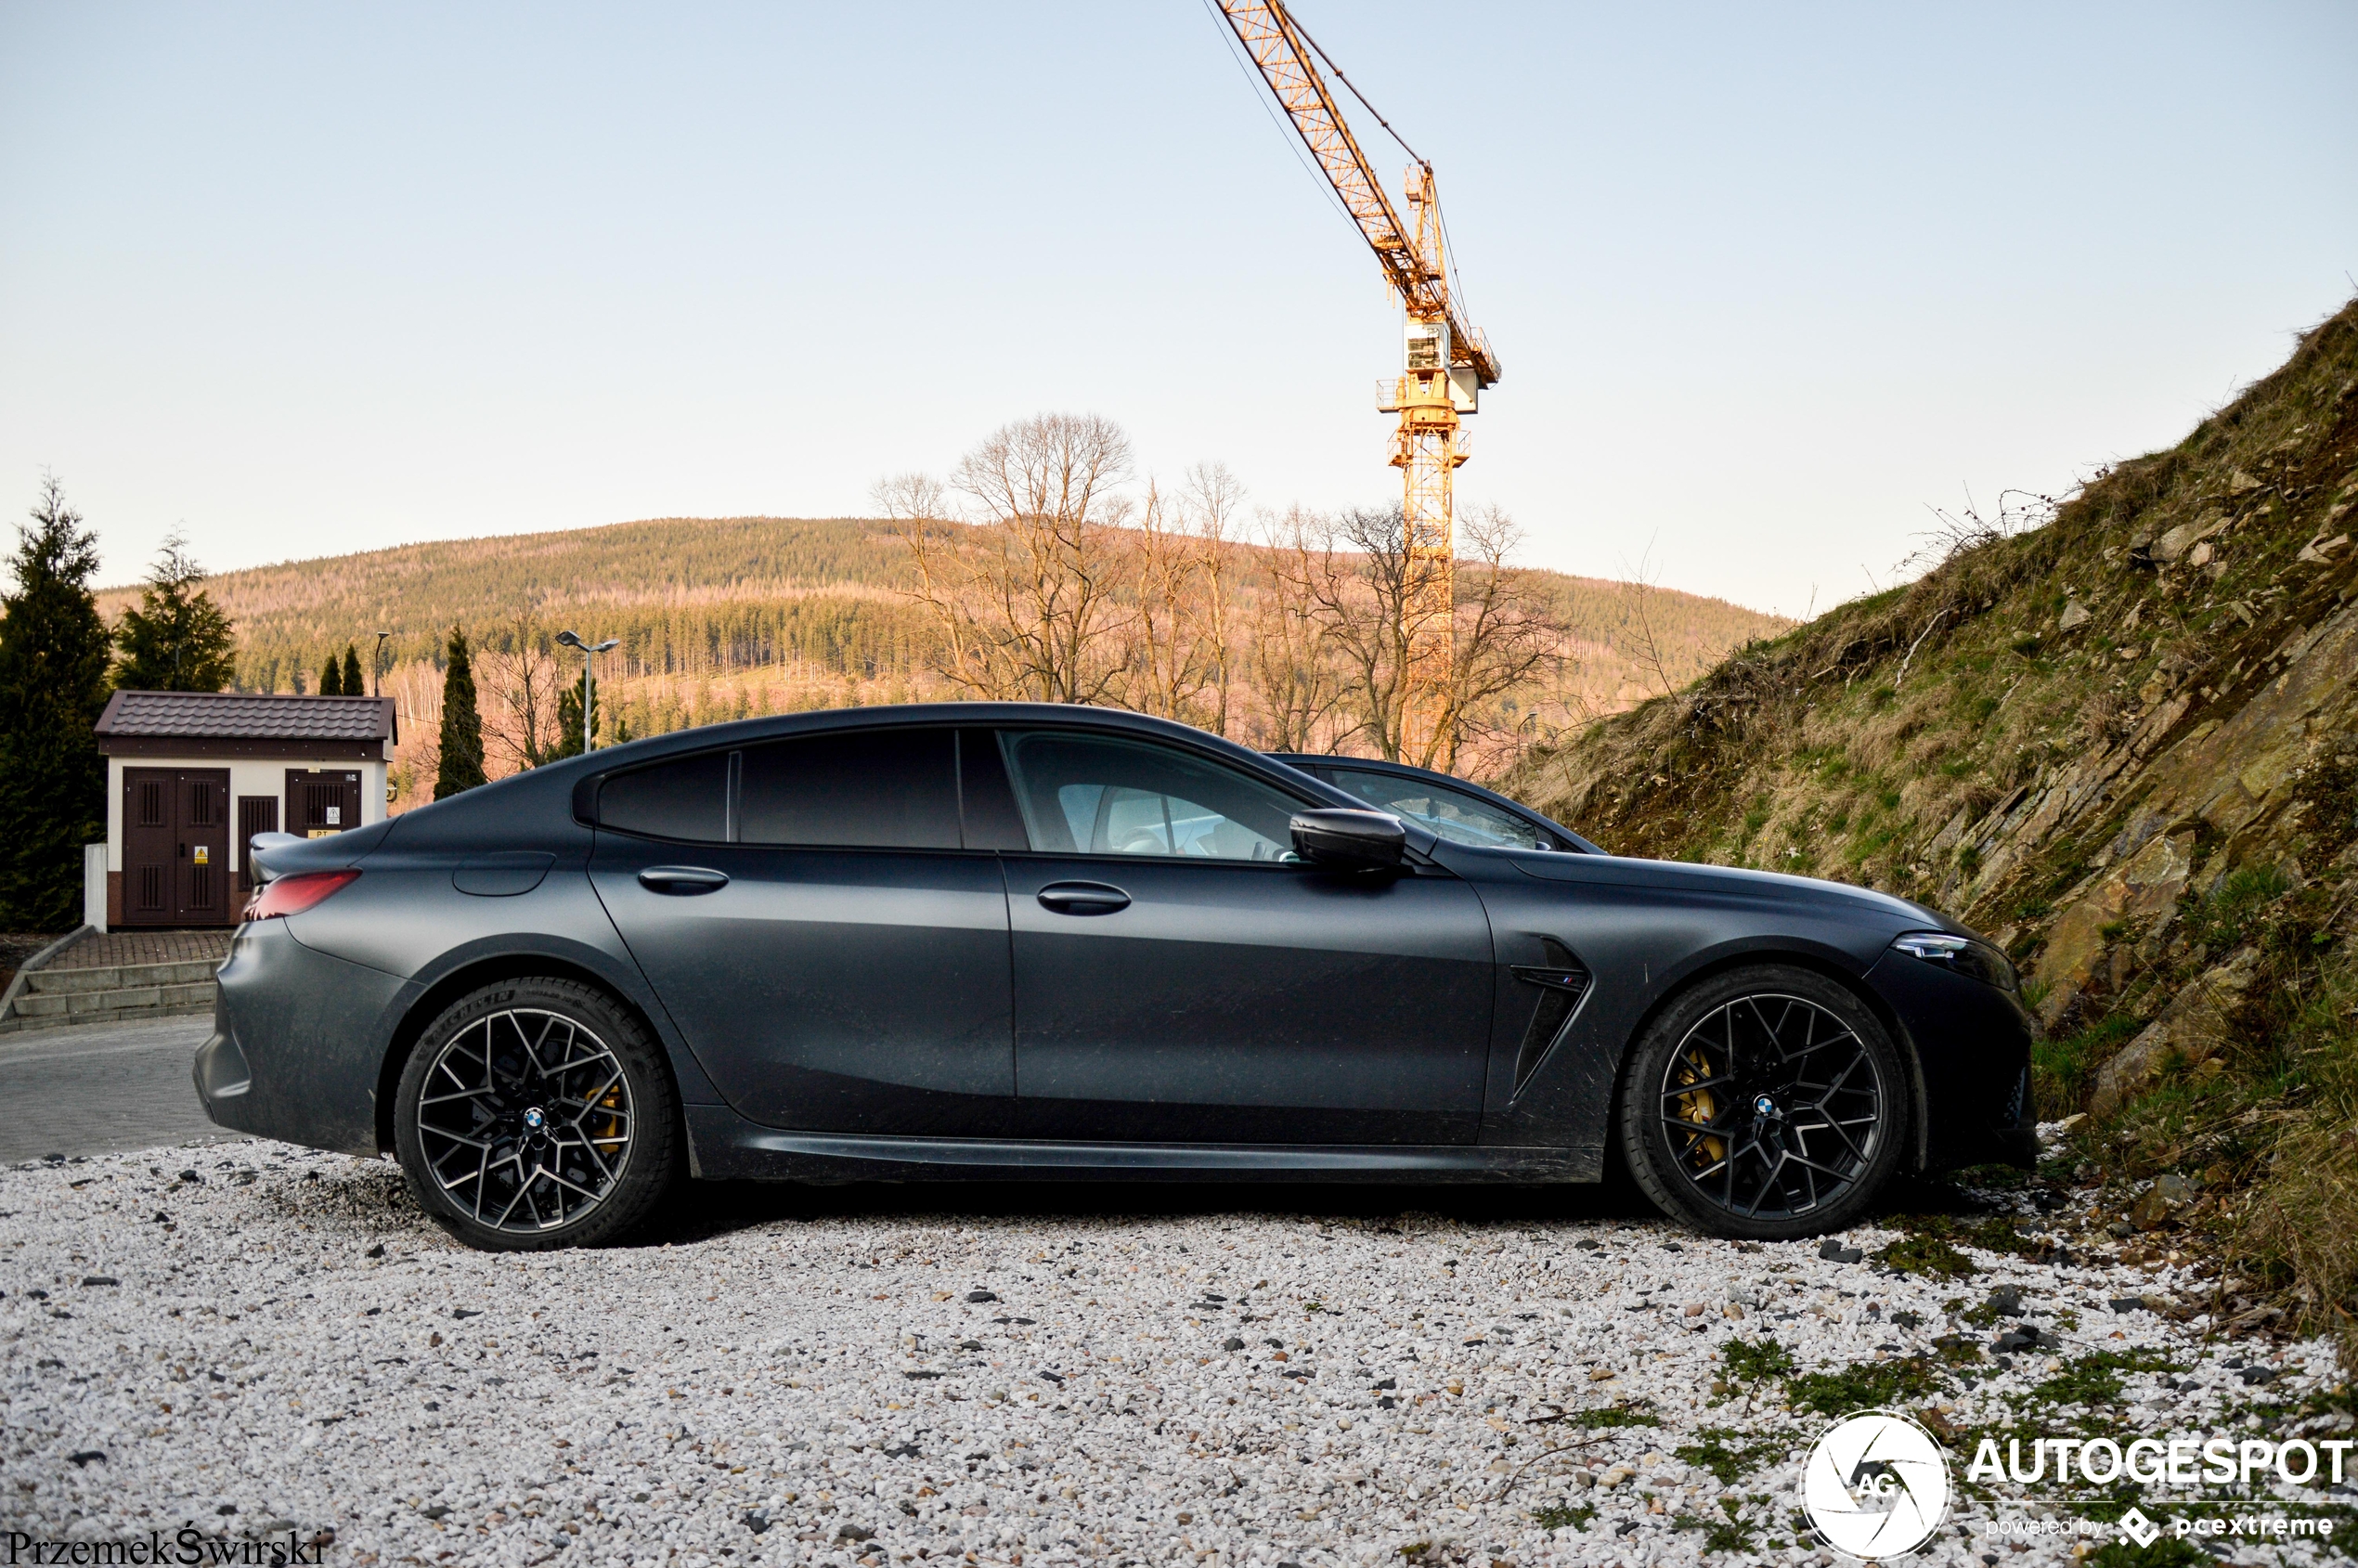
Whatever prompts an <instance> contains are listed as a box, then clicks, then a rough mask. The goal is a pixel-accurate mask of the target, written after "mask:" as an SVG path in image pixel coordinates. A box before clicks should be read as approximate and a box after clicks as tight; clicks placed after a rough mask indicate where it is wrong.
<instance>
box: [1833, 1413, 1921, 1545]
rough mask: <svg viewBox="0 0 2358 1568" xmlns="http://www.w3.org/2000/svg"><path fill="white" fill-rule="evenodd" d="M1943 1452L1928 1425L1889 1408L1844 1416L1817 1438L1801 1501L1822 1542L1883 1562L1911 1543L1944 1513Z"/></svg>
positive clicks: (1915, 1543) (1919, 1541)
mask: <svg viewBox="0 0 2358 1568" xmlns="http://www.w3.org/2000/svg"><path fill="white" fill-rule="evenodd" d="M1949 1498H1950V1485H1949V1460H1948V1457H1947V1456H1946V1455H1945V1454H1944V1453H1943V1452H1942V1451H1941V1447H1940V1445H1939V1443H1938V1442H1937V1441H1936V1440H1935V1439H1934V1437H1933V1435H1932V1433H1930V1432H1926V1431H1925V1430H1924V1428H1923V1427H1921V1426H1918V1425H1917V1424H1916V1423H1915V1422H1914V1421H1912V1420H1910V1419H1908V1418H1907V1417H1905V1416H1902V1415H1899V1414H1898V1413H1897V1412H1894V1411H1890V1410H1865V1411H1861V1412H1860V1413H1859V1414H1858V1415H1855V1416H1851V1417H1848V1418H1846V1419H1844V1420H1842V1421H1840V1422H1838V1423H1837V1424H1836V1425H1835V1426H1834V1427H1833V1430H1832V1431H1830V1432H1827V1433H1826V1434H1825V1435H1824V1436H1822V1437H1820V1438H1819V1439H1818V1443H1817V1445H1816V1446H1815V1447H1813V1448H1812V1449H1810V1451H1809V1458H1808V1461H1807V1465H1806V1466H1805V1467H1804V1469H1803V1471H1802V1475H1801V1507H1802V1511H1803V1512H1804V1513H1805V1514H1806V1515H1807V1516H1808V1519H1809V1523H1810V1524H1811V1525H1812V1527H1814V1528H1815V1529H1816V1530H1817V1532H1818V1536H1819V1538H1820V1540H1822V1541H1824V1542H1825V1544H1826V1545H1827V1546H1829V1547H1831V1548H1833V1549H1834V1550H1835V1551H1838V1552H1840V1553H1842V1554H1843V1555H1844V1556H1846V1557H1853V1558H1858V1559H1860V1560H1862V1561H1872V1562H1883V1561H1885V1560H1888V1559H1890V1558H1894V1557H1899V1556H1902V1555H1904V1554H1906V1553H1908V1552H1911V1551H1914V1550H1915V1549H1917V1548H1919V1547H1921V1546H1923V1545H1924V1543H1925V1542H1927V1541H1929V1540H1931V1539H1932V1537H1933V1534H1934V1532H1936V1531H1937V1530H1938V1529H1939V1528H1940V1525H1941V1522H1942V1521H1943V1520H1945V1519H1947V1518H1948V1517H1949Z"/></svg>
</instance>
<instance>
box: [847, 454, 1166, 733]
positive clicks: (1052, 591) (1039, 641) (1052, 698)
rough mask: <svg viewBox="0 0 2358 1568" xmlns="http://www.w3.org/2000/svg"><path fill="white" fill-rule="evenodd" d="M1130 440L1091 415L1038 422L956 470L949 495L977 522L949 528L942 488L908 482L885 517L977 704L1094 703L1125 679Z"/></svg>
mask: <svg viewBox="0 0 2358 1568" xmlns="http://www.w3.org/2000/svg"><path fill="white" fill-rule="evenodd" d="M1129 473H1130V440H1129V437H1128V436H1126V435H1124V434H1122V432H1121V427H1120V426H1119V425H1116V424H1115V423H1113V422H1112V421H1109V420H1106V419H1102V418H1099V417H1098V416H1096V415H1095V414H1040V415H1035V416H1034V417H1032V418H1030V419H1028V420H1020V421H1017V422H1016V423H1013V424H1010V425H1007V426H1005V427H1004V428H1003V429H1001V430H1000V431H998V432H997V433H996V434H993V435H991V437H990V439H988V440H986V441H984V442H983V443H982V444H981V445H980V446H978V447H976V448H975V449H974V450H973V451H971V452H968V453H967V454H966V455H965V457H964V458H963V459H961V460H960V461H959V464H958V467H957V470H956V472H955V473H953V474H952V484H954V485H955V486H956V487H957V488H958V489H959V490H960V491H962V492H963V493H964V494H965V496H966V497H968V498H969V499H971V500H972V501H973V502H974V503H975V505H976V506H977V507H978V509H979V512H980V517H979V519H978V526H976V527H974V528H972V529H970V530H962V529H956V528H949V527H944V526H943V524H944V523H945V522H946V521H947V519H946V518H945V517H944V515H943V512H944V511H945V510H946V509H945V508H943V507H942V506H941V504H940V503H941V500H942V492H941V489H940V486H938V485H935V484H933V482H932V481H930V480H926V479H923V478H921V477H918V476H912V475H902V476H900V477H899V478H896V479H888V480H887V481H885V482H883V483H882V484H879V485H878V486H876V488H875V492H874V493H875V500H876V502H877V504H878V505H879V506H880V507H881V508H882V509H883V510H884V511H885V513H886V515H887V516H888V517H890V518H891V519H892V520H893V523H894V525H895V527H896V529H897V530H898V531H899V533H900V538H901V540H902V542H903V543H904V544H905V545H906V546H907V547H908V548H909V551H910V555H911V564H912V565H913V567H914V569H915V574H916V582H915V585H914V587H913V589H912V590H911V592H912V595H913V597H914V598H915V599H916V600H917V602H918V603H920V604H922V605H923V606H924V607H925V608H926V611H927V612H929V614H930V616H931V618H932V620H933V622H934V625H935V628H936V629H937V631H938V632H939V634H940V637H941V640H942V644H943V651H944V654H945V657H944V661H943V662H944V669H943V673H944V674H945V675H947V676H948V677H949V678H950V679H951V680H953V681H955V682H956V683H957V684H958V685H960V686H962V687H964V688H965V689H966V690H967V691H970V692H973V693H977V694H978V695H981V696H986V697H993V698H1000V699H1004V700H1030V701H1034V702H1062V703H1086V702H1095V701H1098V700H1101V699H1103V698H1105V697H1106V696H1107V695H1108V694H1109V693H1111V692H1113V691H1114V690H1115V689H1116V687H1117V686H1118V685H1119V684H1120V682H1121V679H1122V677H1123V675H1124V669H1123V663H1122V659H1121V641H1122V634H1123V633H1124V632H1125V631H1126V630H1127V620H1128V612H1127V611H1126V609H1125V607H1124V605H1123V603H1122V599H1121V566H1122V561H1123V557H1124V556H1125V554H1126V553H1127V551H1126V550H1125V547H1124V542H1123V541H1122V540H1121V538H1119V537H1118V536H1117V528H1118V525H1120V524H1121V522H1122V521H1123V520H1124V518H1125V516H1126V508H1125V505H1124V502H1123V500H1122V498H1121V495H1120V493H1119V486H1121V482H1122V481H1123V480H1124V479H1126V478H1127V477H1128V476H1129Z"/></svg>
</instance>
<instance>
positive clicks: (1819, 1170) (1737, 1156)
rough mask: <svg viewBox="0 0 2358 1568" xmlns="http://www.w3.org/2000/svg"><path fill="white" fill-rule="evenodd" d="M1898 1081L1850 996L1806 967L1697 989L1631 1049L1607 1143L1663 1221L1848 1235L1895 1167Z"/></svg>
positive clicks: (1879, 1039) (1901, 1117)
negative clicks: (1617, 1148)
mask: <svg viewBox="0 0 2358 1568" xmlns="http://www.w3.org/2000/svg"><path fill="white" fill-rule="evenodd" d="M1906 1084H1907V1080H1906V1077H1905V1075H1904V1074H1903V1072H1902V1070H1901V1067H1900V1062H1899V1054H1898V1050H1897V1049H1896V1048H1895V1047H1894V1046H1893V1044H1892V1042H1891V1038H1890V1035H1889V1033H1888V1032H1887V1031H1886V1030H1885V1029H1884V1027H1883V1025H1882V1023H1881V1022H1880V1021H1879V1020H1878V1019H1877V1018H1876V1017H1875V1016H1874V1015H1873V1014H1872V1012H1871V1011H1869V1010H1868V1009H1867V1008H1866V1007H1865V1006H1864V1005H1863V1004H1860V1002H1859V999H1858V998H1857V997H1856V996H1854V995H1853V994H1851V992H1849V991H1846V990H1845V989H1844V988H1843V987H1842V986H1840V985H1838V984H1836V983H1835V982H1833V980H1830V979H1828V978H1825V977H1823V976H1821V975H1818V974H1814V973H1812V972H1810V971H1807V970H1803V969H1792V968H1786V967H1783V966H1774V967H1771V966H1766V965H1764V966H1761V967H1757V968H1750V969H1743V970H1736V971H1732V972H1730V973H1729V974H1725V975H1721V976H1717V977H1715V978H1712V979H1709V980H1706V981H1704V983H1702V984H1701V985H1698V986H1697V987H1696V988H1695V989H1694V990H1692V991H1689V992H1687V993H1686V994H1685V995H1683V996H1681V997H1679V998H1678V999H1677V1001H1675V1002H1674V1003H1673V1004H1671V1005H1670V1007H1668V1008H1667V1009H1665V1012H1664V1014H1663V1015H1662V1016H1661V1017H1658V1018H1657V1019H1656V1020H1655V1021H1654V1023H1653V1025H1652V1027H1651V1028H1650V1029H1649V1030H1647V1031H1646V1035H1645V1037H1644V1038H1643V1039H1642V1040H1641V1041H1640V1042H1639V1045H1638V1048H1637V1049H1636V1050H1635V1051H1634V1052H1632V1053H1631V1056H1630V1061H1629V1065H1628V1068H1627V1069H1626V1075H1625V1077H1624V1080H1623V1084H1622V1104H1621V1135H1622V1140H1623V1148H1624V1151H1625V1153H1626V1155H1627V1156H1628V1160H1629V1166H1630V1173H1631V1174H1632V1175H1633V1176H1635V1177H1636V1178H1637V1181H1638V1184H1639V1186H1640V1187H1642V1188H1643V1189H1644V1191H1645V1193H1646V1195H1647V1197H1649V1198H1650V1199H1652V1200H1653V1202H1654V1204H1655V1205H1656V1206H1657V1207H1658V1208H1660V1209H1662V1210H1663V1211H1664V1212H1665V1213H1668V1214H1670V1215H1672V1216H1673V1217H1674V1218H1677V1219H1680V1220H1683V1221H1685V1222H1686V1223H1688V1224H1690V1225H1695V1226H1696V1227H1698V1228H1700V1229H1703V1230H1706V1231H1710V1232H1712V1233H1714V1234H1717V1235H1721V1236H1735V1237H1746V1238H1758V1239H1780V1238H1788V1237H1795V1236H1804V1235H1808V1234H1811V1233H1814V1232H1818V1231H1823V1230H1836V1229H1840V1228H1841V1227H1842V1226H1844V1225H1848V1224H1849V1223H1850V1222H1851V1221H1852V1220H1853V1219H1855V1218H1857V1217H1858V1215H1859V1213H1860V1212H1862V1211H1863V1210H1864V1209H1865V1208H1866V1206H1867V1205H1868V1204H1869V1203H1871V1202H1872V1200H1873V1198H1874V1194H1875V1192H1876V1190H1877V1189H1878V1188H1879V1187H1881V1186H1883V1184H1884V1182H1885V1179H1886V1178H1887V1177H1888V1176H1889V1175H1890V1173H1891V1172H1892V1170H1893V1169H1894V1168H1895V1167H1896V1166H1897V1165H1898V1160H1899V1156H1900V1152H1901V1147H1902V1144H1903V1142H1904V1139H1905V1134H1906V1130H1907V1125H1908V1115H1907V1108H1908V1095H1907V1088H1906Z"/></svg>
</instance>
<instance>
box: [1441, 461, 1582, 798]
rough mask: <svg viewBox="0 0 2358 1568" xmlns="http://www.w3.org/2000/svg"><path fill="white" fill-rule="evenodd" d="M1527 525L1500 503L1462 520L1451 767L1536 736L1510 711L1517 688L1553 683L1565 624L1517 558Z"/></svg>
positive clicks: (1447, 738)
mask: <svg viewBox="0 0 2358 1568" xmlns="http://www.w3.org/2000/svg"><path fill="white" fill-rule="evenodd" d="M1521 546H1522V529H1521V528H1519V527H1517V526H1516V525H1515V522H1514V519H1513V518H1511V517H1509V516H1508V515H1507V513H1506V512H1503V511H1501V510H1500V509H1499V508H1497V507H1496V506H1483V507H1477V508H1475V509H1474V510H1473V511H1471V512H1468V513H1466V514H1465V515H1464V516H1462V517H1460V518H1459V519H1458V574H1457V575H1458V585H1457V611H1456V625H1455V626H1454V628H1452V638H1453V643H1454V646H1453V650H1452V654H1453V656H1452V658H1451V660H1450V666H1449V687H1448V695H1447V701H1446V706H1445V708H1444V711H1443V722H1442V726H1441V739H1442V742H1443V743H1444V744H1445V746H1446V748H1447V749H1446V754H1445V760H1437V761H1432V762H1428V763H1426V764H1424V765H1425V766H1426V767H1432V768H1452V767H1455V766H1456V765H1457V764H1458V759H1459V758H1460V756H1461V755H1462V754H1463V753H1464V752H1465V750H1466V749H1467V748H1468V747H1469V746H1470V745H1475V744H1476V743H1483V744H1486V745H1488V747H1489V748H1490V749H1491V750H1492V751H1494V752H1496V751H1497V750H1500V749H1511V748H1514V747H1517V746H1519V745H1521V744H1522V743H1523V742H1524V741H1525V740H1528V739H1529V738H1531V737H1530V736H1528V735H1526V734H1525V733H1524V731H1523V728H1522V723H1521V721H1520V720H1518V719H1512V718H1510V717H1509V716H1508V714H1507V713H1506V712H1505V710H1504V708H1503V706H1502V703H1503V700H1504V699H1505V698H1507V697H1508V696H1509V694H1511V693H1523V692H1527V691H1529V690H1530V689H1532V688H1533V687H1534V686H1535V685H1539V684H1542V683H1547V684H1552V682H1551V681H1549V680H1548V677H1550V676H1552V674H1553V673H1554V665H1555V660H1556V658H1557V650H1558V649H1559V648H1561V646H1562V644H1563V641H1564V628H1563V624H1562V622H1561V619H1560V618H1559V616H1558V615H1557V613H1556V608H1555V605H1554V603H1553V602H1552V601H1550V600H1549V599H1548V596H1547V594H1546V593H1545V592H1544V590H1542V589H1541V587H1540V584H1539V580H1538V578H1537V577H1535V576H1534V574H1532V573H1531V572H1529V571H1528V570H1526V569H1524V568H1522V567H1520V566H1517V565H1515V564H1512V563H1513V557H1514V555H1515V553H1516V551H1518V550H1519V549H1520V548H1521Z"/></svg>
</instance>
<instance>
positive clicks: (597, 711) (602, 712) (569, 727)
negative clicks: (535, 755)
mask: <svg viewBox="0 0 2358 1568" xmlns="http://www.w3.org/2000/svg"><path fill="white" fill-rule="evenodd" d="M605 719H606V705H605V704H604V703H602V702H600V701H599V700H598V699H597V698H596V697H594V696H593V697H591V698H590V700H589V734H590V737H591V738H592V739H597V740H602V739H603V738H604V737H605V732H606V726H605ZM582 749H583V748H582V745H581V684H580V682H578V681H577V682H575V683H574V684H573V685H570V686H568V687H566V688H565V689H564V691H562V692H560V693H557V755H558V756H559V757H578V756H580V755H581V753H582Z"/></svg>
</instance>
